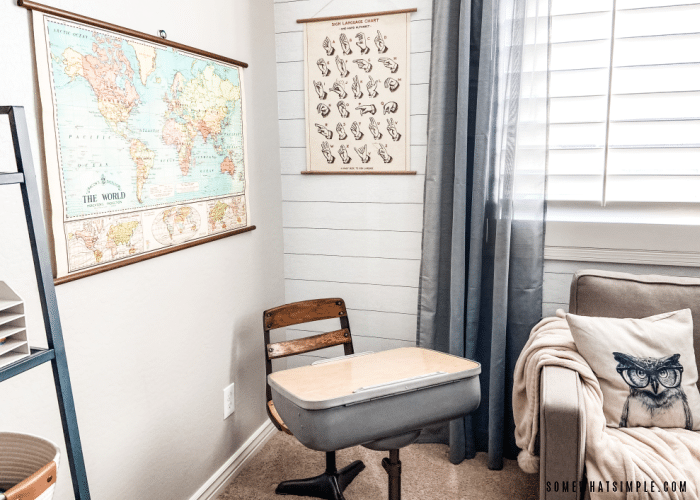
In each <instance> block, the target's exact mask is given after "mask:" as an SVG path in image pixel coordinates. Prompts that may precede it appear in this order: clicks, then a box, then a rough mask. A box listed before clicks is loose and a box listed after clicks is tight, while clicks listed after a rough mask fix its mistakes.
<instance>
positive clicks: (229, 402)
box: [224, 384, 234, 420]
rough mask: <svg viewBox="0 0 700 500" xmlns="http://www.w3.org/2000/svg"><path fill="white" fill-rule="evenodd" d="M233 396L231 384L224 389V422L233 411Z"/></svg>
mask: <svg viewBox="0 0 700 500" xmlns="http://www.w3.org/2000/svg"><path fill="white" fill-rule="evenodd" d="M233 395H234V392H233V384H231V385H229V386H228V387H227V388H225V389H224V420H226V419H227V418H228V417H230V416H231V414H232V413H233V411H234V404H233V399H234V397H233Z"/></svg>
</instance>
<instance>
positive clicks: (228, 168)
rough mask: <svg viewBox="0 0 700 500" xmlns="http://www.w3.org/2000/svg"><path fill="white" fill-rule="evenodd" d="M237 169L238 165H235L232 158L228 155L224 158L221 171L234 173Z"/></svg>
mask: <svg viewBox="0 0 700 500" xmlns="http://www.w3.org/2000/svg"><path fill="white" fill-rule="evenodd" d="M235 171H236V165H234V163H233V161H232V160H231V158H229V157H228V156H227V157H226V158H224V161H222V162H221V173H222V174H230V175H233V174H234V172H235Z"/></svg>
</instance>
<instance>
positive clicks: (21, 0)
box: [17, 0, 248, 68]
mask: <svg viewBox="0 0 700 500" xmlns="http://www.w3.org/2000/svg"><path fill="white" fill-rule="evenodd" d="M17 5H19V6H20V7H24V8H25V9H27V10H35V11H37V12H43V13H44V14H50V15H53V16H58V17H62V18H64V19H68V20H70V21H75V22H78V23H83V24H88V25H90V26H94V27H96V28H102V29H105V30H110V31H115V32H117V33H121V34H122V35H127V36H131V37H136V38H143V39H145V40H148V41H149V42H153V43H157V44H160V45H166V46H168V47H172V48H174V49H178V50H184V51H186V52H190V53H192V54H197V55H200V56H204V57H208V58H210V59H216V60H219V61H223V62H226V63H229V64H233V65H236V66H240V67H242V68H247V67H248V64H247V63H244V62H241V61H237V60H236V59H231V58H229V57H224V56H221V55H218V54H213V53H211V52H207V51H206V50H201V49H196V48H194V47H190V46H189V45H183V44H181V43H177V42H171V41H170V40H165V39H163V38H160V37H158V36H155V35H149V34H147V33H141V32H140V31H136V30H132V29H129V28H124V27H122V26H117V25H116V24H111V23H106V22H104V21H99V20H97V19H92V18H90V17H85V16H81V15H80V14H74V13H73V12H68V11H66V10H61V9H57V8H55V7H50V6H48V5H43V4H40V3H36V2H32V1H30V0H17Z"/></svg>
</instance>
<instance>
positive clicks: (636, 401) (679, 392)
mask: <svg viewBox="0 0 700 500" xmlns="http://www.w3.org/2000/svg"><path fill="white" fill-rule="evenodd" d="M612 354H613V357H614V358H615V361H617V362H618V365H617V367H616V370H617V373H619V374H620V376H621V377H622V379H623V380H624V381H625V383H626V384H627V385H628V386H629V388H630V393H629V396H627V400H626V401H625V405H624V406H623V408H622V415H621V417H620V427H632V426H639V425H641V426H645V427H649V426H654V425H658V426H663V427H685V428H686V429H689V430H692V428H693V415H692V413H691V411H690V408H689V406H688V398H687V397H686V395H685V393H684V392H683V388H682V387H681V380H682V379H683V365H681V364H680V362H679V359H680V356H681V355H680V354H672V355H670V356H666V357H661V358H641V357H636V356H632V355H630V354H624V353H621V352H613V353H612Z"/></svg>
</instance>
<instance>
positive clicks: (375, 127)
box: [369, 116, 382, 141]
mask: <svg viewBox="0 0 700 500" xmlns="http://www.w3.org/2000/svg"><path fill="white" fill-rule="evenodd" d="M369 131H370V132H372V135H373V136H374V140H375V141H378V140H379V139H381V138H382V133H381V132H380V131H379V124H378V123H377V122H376V120H375V119H374V116H371V117H370V118H369Z"/></svg>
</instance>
